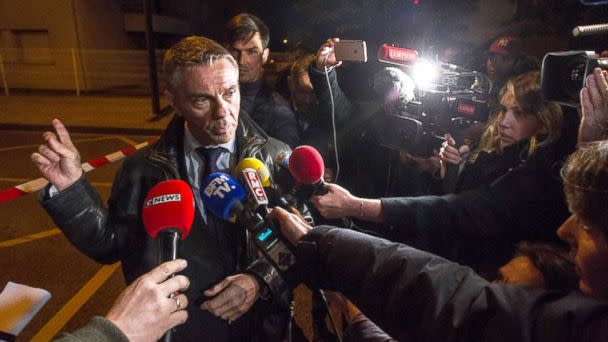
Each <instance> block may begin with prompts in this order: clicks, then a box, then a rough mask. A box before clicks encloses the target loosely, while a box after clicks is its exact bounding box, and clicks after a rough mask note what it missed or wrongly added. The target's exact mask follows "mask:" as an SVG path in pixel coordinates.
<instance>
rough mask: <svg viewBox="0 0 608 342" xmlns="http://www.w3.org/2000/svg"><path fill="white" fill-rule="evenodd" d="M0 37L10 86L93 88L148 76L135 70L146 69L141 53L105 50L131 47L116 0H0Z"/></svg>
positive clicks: (133, 81)
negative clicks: (130, 73)
mask: <svg viewBox="0 0 608 342" xmlns="http://www.w3.org/2000/svg"><path fill="white" fill-rule="evenodd" d="M0 38H1V39H0V49H1V50H0V54H2V59H3V60H4V66H5V71H6V78H7V82H8V84H9V87H10V88H28V89H58V90H66V89H75V88H76V86H77V83H78V87H79V88H80V89H83V90H97V89H103V88H108V87H115V86H129V85H134V84H139V83H141V82H142V80H143V81H144V82H145V79H146V77H147V76H146V75H145V74H144V75H143V76H142V75H139V74H135V73H134V72H139V71H140V70H142V69H143V70H144V71H145V70H146V65H147V64H146V61H147V59H146V58H142V56H141V54H140V53H130V54H129V53H125V52H124V51H119V52H117V53H111V52H109V51H108V50H126V49H133V47H134V45H133V44H132V43H131V42H130V39H129V37H128V35H127V33H126V32H125V30H124V20H123V14H122V12H121V9H120V3H119V1H118V0H53V1H44V0H20V1H14V0H0ZM144 56H145V54H144ZM75 70H76V72H75ZM129 72H132V73H133V74H132V76H134V77H130V75H129ZM117 76H122V77H117ZM131 79H133V80H131Z"/></svg>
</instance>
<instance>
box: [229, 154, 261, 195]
mask: <svg viewBox="0 0 608 342" xmlns="http://www.w3.org/2000/svg"><path fill="white" fill-rule="evenodd" d="M244 169H254V170H255V171H256V172H257V173H258V176H259V177H260V180H261V181H262V186H263V187H265V188H267V187H269V186H270V172H269V171H268V168H267V167H266V164H264V163H263V162H262V161H261V160H259V159H257V158H245V159H243V160H241V161H240V162H239V163H238V164H237V165H236V167H235V168H234V174H233V176H234V177H235V178H238V177H239V176H240V175H241V171H243V170H244Z"/></svg>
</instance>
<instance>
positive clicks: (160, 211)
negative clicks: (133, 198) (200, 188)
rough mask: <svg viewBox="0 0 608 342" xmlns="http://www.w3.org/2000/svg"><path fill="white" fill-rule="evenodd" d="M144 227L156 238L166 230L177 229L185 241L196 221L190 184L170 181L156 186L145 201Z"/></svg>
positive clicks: (143, 211)
mask: <svg viewBox="0 0 608 342" xmlns="http://www.w3.org/2000/svg"><path fill="white" fill-rule="evenodd" d="M142 216H143V222H144V227H145V228H146V231H147V232H148V234H149V235H150V236H152V237H153V238H156V236H157V235H158V233H159V232H160V231H162V230H164V229H176V230H177V231H179V232H180V233H181V239H182V240H183V239H185V238H186V236H188V234H189V233H190V228H191V227H192V222H193V221H194V195H193V194H192V189H190V186H189V185H188V183H186V182H184V181H181V180H168V181H164V182H160V183H158V184H156V185H155V186H154V187H153V188H152V189H151V190H150V192H148V196H146V199H145V200H144V205H143V209H142Z"/></svg>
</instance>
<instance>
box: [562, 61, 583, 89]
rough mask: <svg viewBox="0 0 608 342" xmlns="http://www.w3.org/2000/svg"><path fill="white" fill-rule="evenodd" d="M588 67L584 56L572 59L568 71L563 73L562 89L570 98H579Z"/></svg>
mask: <svg viewBox="0 0 608 342" xmlns="http://www.w3.org/2000/svg"><path fill="white" fill-rule="evenodd" d="M586 69H587V59H586V58H585V57H583V56H578V57H577V58H575V59H573V60H571V61H570V63H568V65H567V66H566V72H565V73H563V74H562V75H563V76H564V79H563V81H562V82H563V83H562V84H563V87H562V89H564V92H565V93H566V95H567V96H568V97H569V98H571V99H578V94H579V92H580V91H581V88H582V87H583V82H584V80H585V70H586Z"/></svg>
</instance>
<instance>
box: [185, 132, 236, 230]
mask: <svg viewBox="0 0 608 342" xmlns="http://www.w3.org/2000/svg"><path fill="white" fill-rule="evenodd" d="M199 147H209V148H212V147H220V148H221V149H222V150H221V152H220V156H219V158H217V163H216V166H217V168H218V170H220V171H226V170H230V169H231V167H232V166H233V164H234V161H233V156H234V154H235V150H236V139H234V138H233V139H232V140H231V141H229V142H227V143H225V144H221V145H212V146H203V145H202V144H201V143H199V142H198V140H196V138H195V137H194V135H192V132H190V129H189V128H188V125H186V127H185V129H184V158H185V164H186V172H187V173H188V182H190V184H191V185H192V191H193V192H194V200H195V202H196V207H197V208H198V211H199V212H200V214H201V216H202V217H203V220H204V221H205V223H207V215H206V214H205V208H204V206H203V200H202V199H201V185H202V184H201V183H202V182H203V181H204V180H203V179H201V177H202V173H203V170H204V166H205V160H204V159H203V157H202V156H201V155H200V154H199V153H198V152H197V151H196V149H197V148H199Z"/></svg>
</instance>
